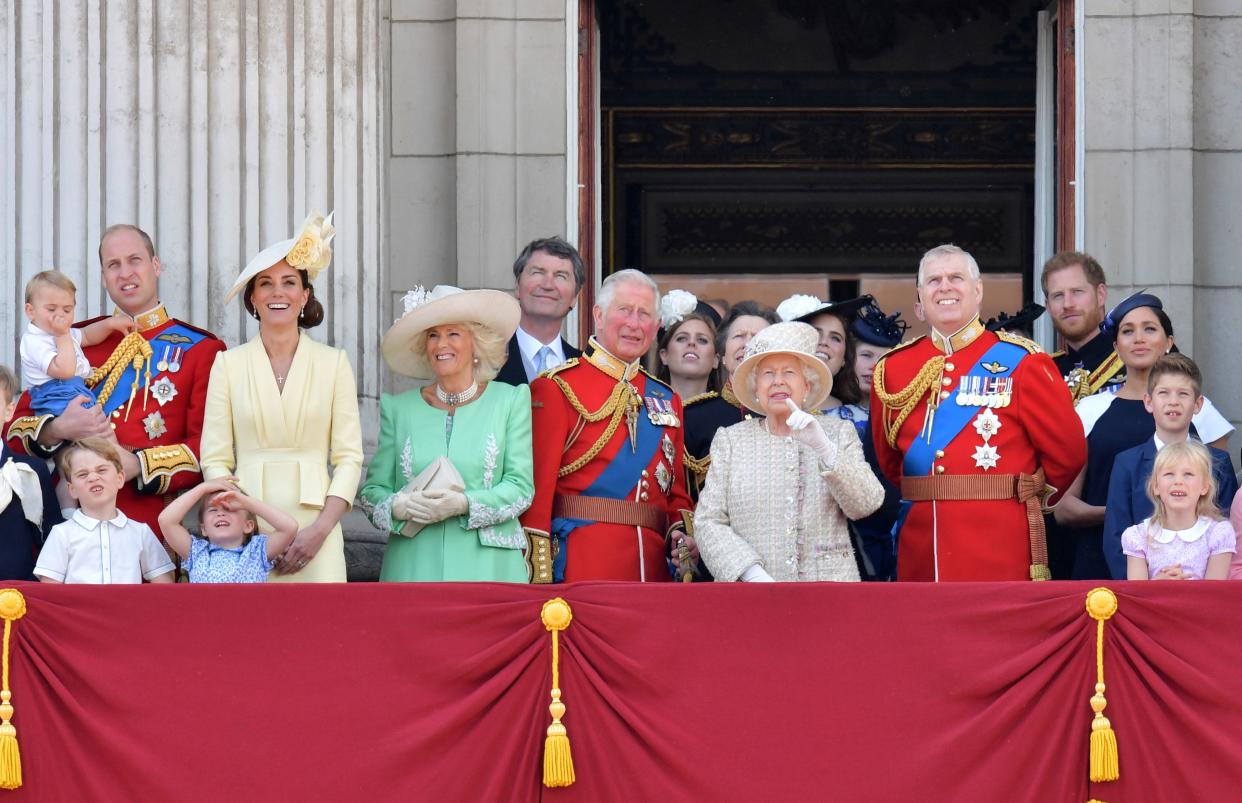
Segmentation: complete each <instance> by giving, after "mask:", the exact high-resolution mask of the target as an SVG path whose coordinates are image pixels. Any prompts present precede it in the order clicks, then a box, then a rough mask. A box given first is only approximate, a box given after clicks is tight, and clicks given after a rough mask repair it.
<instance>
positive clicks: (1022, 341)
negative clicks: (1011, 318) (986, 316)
mask: <svg viewBox="0 0 1242 803" xmlns="http://www.w3.org/2000/svg"><path fill="white" fill-rule="evenodd" d="M996 336H997V337H998V338H1000V339H1001V340H1003V341H1005V342H1006V343H1012V344H1014V345H1015V346H1021V347H1022V348H1024V349H1026V350H1027V352H1028V353H1030V354H1042V353H1043V351H1044V350H1043V349H1042V348H1040V345H1039V344H1038V343H1036V342H1035V341H1034V340H1031V339H1030V338H1026V337H1023V336H1022V335H1015V334H1014V333H1013V332H1006V331H1005V330H1004V329H1001V330H1000V331H998V332H997V333H996Z"/></svg>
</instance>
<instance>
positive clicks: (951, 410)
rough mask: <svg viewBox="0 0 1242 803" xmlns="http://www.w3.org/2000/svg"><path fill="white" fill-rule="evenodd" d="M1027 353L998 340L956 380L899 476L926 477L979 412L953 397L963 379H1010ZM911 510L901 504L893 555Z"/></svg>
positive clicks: (907, 504)
mask: <svg viewBox="0 0 1242 803" xmlns="http://www.w3.org/2000/svg"><path fill="white" fill-rule="evenodd" d="M1029 353H1030V352H1028V351H1027V350H1026V349H1024V348H1023V347H1021V346H1019V345H1017V344H1015V343H1007V342H1005V341H1004V340H998V341H997V342H996V343H994V344H993V345H992V347H991V348H989V349H988V350H987V351H986V352H984V353H983V356H982V357H980V358H979V359H978V360H977V361H976V362H975V364H974V365H972V366H971V367H970V370H969V371H967V372H966V373H965V374H963V375H962V378H961V379H959V380H958V383H957V387H956V388H954V389H953V393H951V394H950V395H949V396H948V397H947V398H945V399H944V400H942V401H941V402H940V405H939V406H938V407H937V408H936V417H935V419H934V421H933V424H932V432H931V437H930V438H927V439H925V438H922V437H918V438H915V439H914V441H913V442H912V443H911V444H910V448H909V449H908V450H907V451H906V458H905V461H904V462H903V463H902V474H903V475H904V476H907V477H922V476H926V475H928V474H930V473H931V470H932V463H933V462H934V461H935V459H936V452H938V451H941V450H942V449H944V447H946V446H948V445H949V444H950V443H952V442H953V439H954V438H956V437H957V436H958V434H959V433H961V431H962V430H963V429H965V428H966V425H967V424H969V423H970V422H971V421H973V420H974V418H975V416H976V415H978V414H979V411H980V410H982V409H983V405H978V404H972V405H961V404H958V403H957V394H958V393H959V392H961V391H962V388H963V387H965V386H966V385H967V384H968V383H967V381H966V378H967V377H972V376H979V377H985V378H989V379H999V378H1003V377H1007V376H1010V375H1011V374H1012V373H1013V372H1014V369H1016V368H1017V367H1018V363H1020V362H1022V360H1023V359H1025V357H1026V356H1027V354H1029ZM984 363H990V364H999V365H1000V366H1001V367H1002V368H1003V370H1001V371H998V372H996V373H993V372H992V371H989V370H987V369H986V368H984V367H983V364H984ZM913 506H914V504H913V503H912V502H910V501H907V500H905V499H903V500H901V508H900V510H898V512H897V521H896V523H894V524H893V539H894V540H893V549H894V553H895V551H896V548H897V543H896V539H897V538H898V536H899V535H900V533H901V528H902V526H903V525H904V524H905V523H906V516H908V515H909V514H910V508H912V507H913Z"/></svg>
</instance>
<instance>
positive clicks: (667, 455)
mask: <svg viewBox="0 0 1242 803" xmlns="http://www.w3.org/2000/svg"><path fill="white" fill-rule="evenodd" d="M660 451H662V452H664V459H665V460H667V461H668V464H669V465H670V466H671V465H673V464H674V460H673V458H674V457H676V456H677V455H676V454H675V453H674V452H673V439H672V438H670V437H669V436H668V435H665V436H664V439H663V440H662V441H660Z"/></svg>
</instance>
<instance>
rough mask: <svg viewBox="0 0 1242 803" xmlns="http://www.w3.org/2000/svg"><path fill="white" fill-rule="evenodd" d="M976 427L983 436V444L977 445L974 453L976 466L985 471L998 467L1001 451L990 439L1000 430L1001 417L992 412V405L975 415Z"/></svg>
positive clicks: (976, 430)
mask: <svg viewBox="0 0 1242 803" xmlns="http://www.w3.org/2000/svg"><path fill="white" fill-rule="evenodd" d="M989 398H990V397H989ZM974 428H975V432H978V433H979V436H980V437H981V438H983V445H982V446H976V447H975V453H974V455H972V457H974V459H975V467H976V468H981V469H983V470H984V471H987V470H988V469H990V468H996V464H997V462H998V461H999V460H1000V452H999V451H997V449H996V447H995V446H993V445H992V444H991V443H989V441H990V440H992V436H993V435H995V434H996V433H997V432H999V431H1000V428H1001V420H1000V417H999V416H997V415H996V413H994V412H992V410H991V407H990V406H989V407H986V408H984V410H983V412H981V413H979V415H977V416H975V421H974Z"/></svg>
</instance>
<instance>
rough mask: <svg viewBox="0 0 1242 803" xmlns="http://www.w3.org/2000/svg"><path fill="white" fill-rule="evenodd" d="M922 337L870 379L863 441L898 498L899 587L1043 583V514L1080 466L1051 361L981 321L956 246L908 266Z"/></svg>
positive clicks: (1080, 444) (1076, 427)
mask: <svg viewBox="0 0 1242 803" xmlns="http://www.w3.org/2000/svg"><path fill="white" fill-rule="evenodd" d="M918 292H919V301H920V303H921V305H922V310H923V317H924V318H925V320H926V321H927V322H928V323H929V324H930V325H931V329H932V331H931V334H930V335H926V336H923V337H920V338H918V339H916V340H914V341H913V342H911V343H907V344H905V345H902V346H898V347H897V348H895V349H893V350H892V351H890V352H889V353H888V354H887V355H885V356H884V358H883V359H882V360H881V361H880V363H879V364H878V365H877V366H876V370H875V378H874V381H873V392H872V396H871V422H872V437H873V438H874V442H875V448H876V455H877V457H878V458H879V463H880V467H881V468H882V469H883V471H884V474H885V476H887V477H888V479H889V480H890V481H891V482H893V483H894V484H897V485H899V486H900V487H901V491H902V498H903V499H904V500H905V501H904V502H903V518H902V519H899V521H898V527H899V528H900V531H899V536H898V548H897V579H899V580H1025V579H1047V577H1048V567H1047V553H1046V544H1045V542H1044V528H1043V518H1042V516H1041V502H1042V499H1043V497H1044V495H1045V484H1047V485H1050V486H1052V490H1051V498H1052V499H1054V500H1055V499H1056V498H1058V497H1059V496H1060V494H1061V493H1062V492H1063V491H1064V490H1065V489H1066V488H1068V487H1069V485H1070V483H1071V482H1072V481H1073V479H1074V478H1075V477H1076V476H1077V475H1078V472H1079V471H1080V470H1081V469H1082V466H1083V463H1084V462H1085V461H1086V441H1085V439H1084V437H1083V431H1082V424H1081V422H1080V421H1079V419H1078V416H1077V415H1076V414H1075V413H1074V407H1073V402H1072V401H1071V400H1070V394H1069V390H1068V389H1067V388H1066V386H1065V382H1064V381H1063V380H1062V379H1061V375H1060V372H1058V371H1057V369H1056V366H1055V365H1053V363H1052V360H1051V359H1050V358H1049V357H1048V355H1047V354H1044V353H1043V352H1042V351H1041V350H1040V349H1039V347H1038V346H1037V345H1036V344H1035V343H1033V342H1031V341H1030V340H1027V339H1026V338H1023V337H1019V336H1017V335H1011V334H1009V333H1007V332H1004V331H1002V332H998V333H993V332H989V331H987V330H986V329H985V328H984V326H983V325H982V324H981V323H980V322H979V304H980V302H981V301H982V300H983V282H982V281H981V279H980V277H979V267H978V265H977V264H976V263H975V260H974V258H973V257H971V256H970V254H968V253H966V252H965V251H963V250H962V249H960V248H958V247H957V246H952V245H942V246H937V247H936V248H933V249H932V250H930V251H928V252H927V253H926V254H925V255H924V256H923V259H922V261H921V262H920V263H919V279H918Z"/></svg>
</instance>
